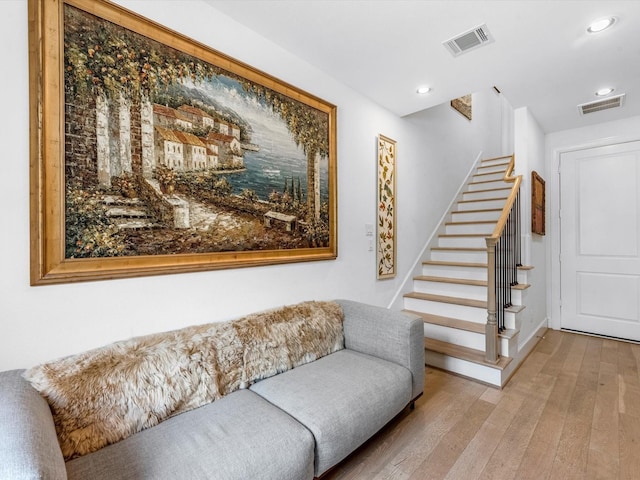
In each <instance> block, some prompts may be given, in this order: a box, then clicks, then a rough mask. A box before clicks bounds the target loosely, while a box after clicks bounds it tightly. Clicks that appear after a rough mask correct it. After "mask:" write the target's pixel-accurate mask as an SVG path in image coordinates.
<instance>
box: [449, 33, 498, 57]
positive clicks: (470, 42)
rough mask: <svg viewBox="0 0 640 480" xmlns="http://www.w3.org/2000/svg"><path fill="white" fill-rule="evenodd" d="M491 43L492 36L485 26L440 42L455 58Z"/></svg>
mask: <svg viewBox="0 0 640 480" xmlns="http://www.w3.org/2000/svg"><path fill="white" fill-rule="evenodd" d="M491 42H493V36H492V35H491V33H489V29H488V28H487V26H486V25H480V26H478V27H475V28H472V29H471V30H469V31H468V32H464V33H461V34H460V35H456V36H455V37H453V38H451V39H449V40H447V41H446V42H442V45H444V46H445V48H446V49H447V50H449V52H450V53H451V55H453V56H454V57H457V56H458V55H460V54H462V53H465V52H468V51H469V50H473V49H475V48H478V47H482V46H483V45H487V44H489V43H491Z"/></svg>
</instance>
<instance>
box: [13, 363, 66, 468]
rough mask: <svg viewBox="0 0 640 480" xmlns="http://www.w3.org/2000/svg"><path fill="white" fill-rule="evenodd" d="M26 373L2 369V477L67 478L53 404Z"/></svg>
mask: <svg viewBox="0 0 640 480" xmlns="http://www.w3.org/2000/svg"><path fill="white" fill-rule="evenodd" d="M22 373H23V370H9V371H6V372H0V480H9V479H11V480H27V479H37V478H46V479H47V480H58V479H60V480H63V479H66V478H67V470H66V467H65V464H64V459H63V458H62V451H61V450H60V446H59V444H58V437H57V436H56V429H55V425H54V423H53V417H52V416H51V410H49V405H48V403H47V401H46V400H45V399H44V398H43V397H42V396H40V394H39V393H38V392H37V391H36V390H35V389H34V388H33V387H32V386H31V384H30V383H29V382H27V381H26V380H25V379H24V378H22Z"/></svg>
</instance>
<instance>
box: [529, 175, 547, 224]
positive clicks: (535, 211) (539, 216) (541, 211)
mask: <svg viewBox="0 0 640 480" xmlns="http://www.w3.org/2000/svg"><path fill="white" fill-rule="evenodd" d="M545 224H546V220H545V182H544V180H543V179H542V177H541V176H540V175H538V173H537V172H536V171H535V170H534V171H532V172H531V232H532V233H537V234H538V235H544V234H545V233H546V229H545Z"/></svg>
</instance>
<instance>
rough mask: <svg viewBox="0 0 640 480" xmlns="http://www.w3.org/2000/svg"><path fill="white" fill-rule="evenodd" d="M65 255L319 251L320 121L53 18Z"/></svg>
mask: <svg viewBox="0 0 640 480" xmlns="http://www.w3.org/2000/svg"><path fill="white" fill-rule="evenodd" d="M64 21H65V25H64V74H65V75H64V92H65V135H64V143H65V150H64V152H65V171H64V181H65V256H66V258H69V259H72V258H96V257H100V258H105V257H119V256H131V255H166V254H194V253H196V254H197V253H211V252H242V251H267V250H283V249H308V248H321V247H326V246H327V245H328V244H329V242H330V230H331V229H330V220H331V219H330V218H329V217H330V212H331V208H330V203H331V201H332V200H331V199H330V185H329V179H330V174H329V169H330V166H329V165H330V161H329V157H330V155H329V153H330V152H329V150H330V146H329V144H330V140H329V115H328V114H327V113H326V112H324V111H322V110H319V109H316V108H314V107H312V106H309V105H307V104H305V103H303V102H301V101H298V100H296V99H294V98H291V97H290V96H287V95H285V94H283V93H279V92H278V91H276V90H275V89H269V88H267V87H265V86H263V85H261V84H260V83H257V82H254V81H250V80H248V79H246V78H245V77H244V76H242V75H240V74H238V73H231V72H229V71H227V70H224V69H222V68H220V67H219V66H216V65H214V64H212V63H208V62H205V61H203V60H201V59H198V58H196V57H194V56H190V55H188V54H186V53H183V52H181V51H179V50H177V49H174V48H172V47H170V46H168V45H165V44H163V43H160V42H157V41H155V40H152V39H150V38H148V37H145V36H143V35H140V34H138V33H135V32H133V31H131V30H128V29H125V28H123V27H121V26H119V25H116V24H113V23H110V22H108V21H106V20H104V19H102V18H98V17H95V16H93V15H91V14H89V13H86V12H84V11H82V10H80V9H77V8H75V7H72V6H69V5H66V6H65V14H64Z"/></svg>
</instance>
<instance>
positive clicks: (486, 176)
mask: <svg viewBox="0 0 640 480" xmlns="http://www.w3.org/2000/svg"><path fill="white" fill-rule="evenodd" d="M491 180H500V181H504V170H503V171H498V172H484V171H478V172H476V174H475V175H474V176H473V177H472V178H471V181H472V182H488V181H491Z"/></svg>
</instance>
